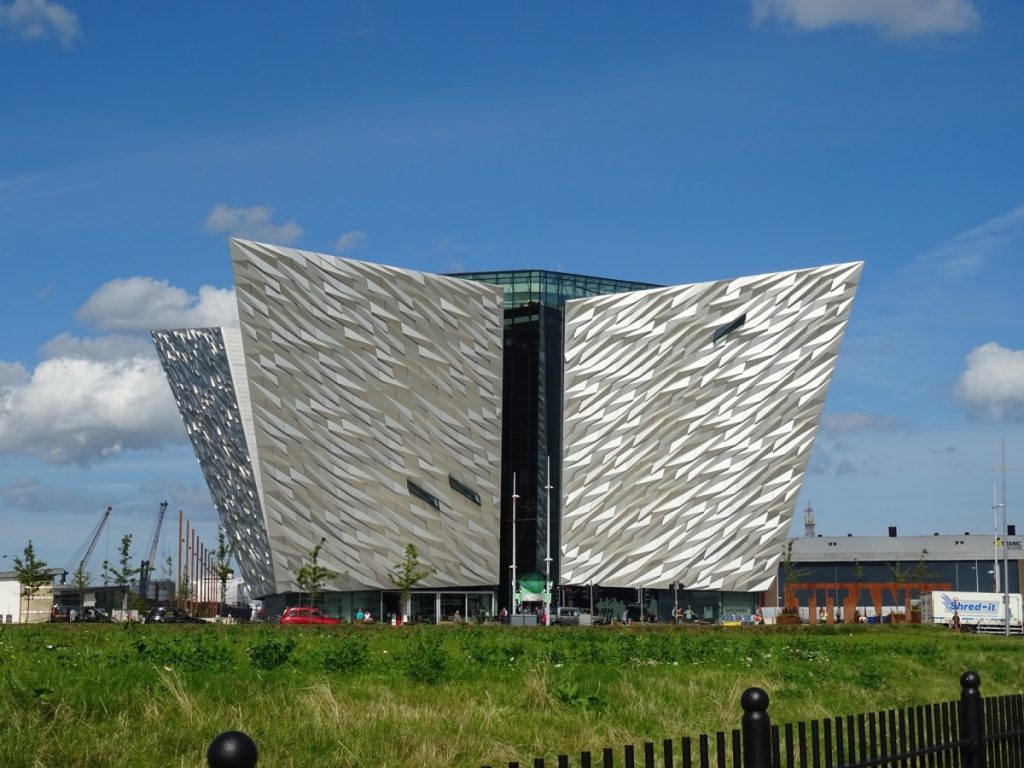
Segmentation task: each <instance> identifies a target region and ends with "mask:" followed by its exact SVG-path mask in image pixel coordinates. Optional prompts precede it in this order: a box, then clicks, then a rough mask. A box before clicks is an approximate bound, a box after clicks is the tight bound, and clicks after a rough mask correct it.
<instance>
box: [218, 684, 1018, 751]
mask: <svg viewBox="0 0 1024 768" xmlns="http://www.w3.org/2000/svg"><path fill="white" fill-rule="evenodd" d="M740 706H741V707H742V709H743V716H742V718H741V721H740V727H739V728H735V729H733V730H731V731H728V732H726V731H719V732H717V733H714V734H702V735H700V736H697V737H695V738H693V737H686V738H683V739H680V740H678V741H676V740H674V739H664V740H663V741H661V742H660V744H657V743H655V742H645V743H643V744H641V745H640V747H639V749H638V748H637V746H636V745H633V744H626V745H624V746H623V747H622V748H621V749H620V750H616V749H614V748H611V747H607V748H605V749H602V750H601V751H600V752H598V753H593V752H581V753H580V755H579V760H578V761H575V762H573V761H571V759H570V757H569V756H568V755H565V754H562V755H558V756H557V757H556V759H555V761H554V762H553V763H552V765H557V766H558V768H570V766H573V765H575V766H579V768H597V766H601V768H615V767H616V766H622V767H623V768H636V767H637V766H643V768H676V766H680V768H876V767H878V768H884V767H886V766H893V767H897V768H1024V694H1013V695H1010V696H996V697H990V698H987V699H983V698H982V696H981V678H980V677H979V676H978V674H977V673H975V672H965V673H964V674H963V675H961V676H960V700H959V701H947V702H941V703H938V704H928V705H924V706H917V707H907V708H905V709H892V710H886V711H881V712H871V713H867V714H862V715H846V716H843V717H834V718H825V719H823V720H814V721H809V722H800V723H787V724H785V725H783V726H781V727H780V726H778V725H772V723H771V718H770V717H769V715H768V694H767V693H765V692H764V691H763V690H761V689H760V688H748V689H747V690H746V691H744V693H743V696H742V697H741V698H740ZM256 758H257V755H256V745H255V744H254V743H253V742H252V740H251V739H249V737H248V736H246V735H245V734H244V733H239V732H231V733H223V734H221V735H220V736H218V737H217V738H216V739H214V741H213V742H212V743H211V744H210V748H209V750H208V751H207V762H208V763H209V765H210V768H253V767H254V766H255V765H256ZM532 765H533V768H545V766H546V765H547V763H546V762H545V759H544V758H543V757H537V758H534V760H533V762H532ZM484 768H489V766H484ZM508 768H520V764H519V763H518V762H510V763H508Z"/></svg>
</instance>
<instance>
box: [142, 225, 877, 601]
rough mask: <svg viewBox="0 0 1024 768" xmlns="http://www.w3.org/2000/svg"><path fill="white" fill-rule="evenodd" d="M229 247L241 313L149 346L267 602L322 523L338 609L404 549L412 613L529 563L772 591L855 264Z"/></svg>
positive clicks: (559, 575)
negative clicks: (516, 263) (503, 261)
mask: <svg viewBox="0 0 1024 768" xmlns="http://www.w3.org/2000/svg"><path fill="white" fill-rule="evenodd" d="M230 248H231V256H232V262H233V268H234V277H235V293H236V299H237V302H238V310H239V320H240V327H239V328H237V329H232V328H204V329H188V330H168V331H158V332H154V334H153V338H154V342H155V344H156V347H157V350H158V352H159V354H160V358H161V361H162V363H163V366H164V369H165V371H166V373H167V377H168V381H169V383H170V385H171V389H172V392H173V393H174V396H175V399H176V401H177V403H178V407H179V410H180V411H181V414H182V417H183V419H184V422H185V425H186V429H187V431H188V434H189V437H190V439H191V441H192V444H193V446H194V448H195V451H196V455H197V458H198V460H199V463H200V466H201V468H202V471H203V473H204V476H205V478H206V480H207V483H208V485H209V488H210V492H211V495H212V498H213V501H214V504H215V506H216V508H217V510H218V513H219V515H220V518H221V521H222V523H223V524H224V526H225V528H226V530H227V531H228V534H229V536H230V538H231V540H232V541H233V542H234V545H235V557H236V560H237V562H238V565H239V568H240V570H241V572H242V575H243V577H244V578H245V581H246V583H247V584H248V585H249V586H250V588H251V590H252V592H253V594H255V595H260V596H263V597H264V598H265V599H266V603H265V604H266V605H267V609H268V612H271V613H273V612H274V611H275V610H277V609H278V608H279V606H283V605H284V604H285V603H287V602H295V601H297V599H298V585H297V584H296V580H295V575H296V572H297V570H298V569H299V567H300V566H301V564H302V562H303V560H304V559H305V558H306V557H307V556H308V553H309V552H310V550H311V549H312V548H313V547H314V546H316V545H317V544H318V543H319V542H320V541H321V540H322V539H324V540H325V543H324V546H323V550H322V552H321V554H320V562H321V564H323V565H324V566H326V567H327V568H328V569H330V570H331V571H332V572H334V573H336V574H337V575H336V576H335V577H334V578H332V579H331V580H330V581H329V583H328V587H327V589H328V591H327V593H326V594H325V603H324V606H325V609H326V610H327V611H328V612H330V613H334V614H339V615H343V616H351V615H353V614H354V612H355V611H356V610H357V609H359V608H368V609H370V610H372V611H374V612H375V613H377V614H378V615H379V614H380V613H381V612H382V611H383V612H385V613H387V612H389V611H393V610H395V609H397V595H396V594H395V593H394V592H392V591H390V590H392V585H391V582H390V581H389V579H388V575H389V573H390V572H391V571H392V569H393V568H394V567H395V565H396V564H397V563H399V562H400V561H401V560H402V558H403V551H404V548H405V546H406V545H407V544H408V543H414V544H415V545H416V546H417V548H418V550H419V554H420V558H421V560H422V561H423V563H424V564H426V565H428V566H430V567H431V568H433V569H435V572H434V573H433V575H432V576H430V577H429V578H427V579H425V580H424V581H423V582H422V584H421V585H420V586H421V587H422V589H420V590H418V591H417V594H416V595H414V602H413V609H412V611H413V614H414V615H415V616H416V617H418V618H424V619H434V620H436V619H440V618H445V617H447V616H449V615H451V614H453V613H454V611H455V610H459V611H460V612H462V614H463V615H469V614H471V613H473V612H475V611H481V612H486V613H488V614H491V615H493V614H494V613H495V612H496V611H497V610H498V608H499V607H500V606H507V607H509V608H512V607H513V604H514V603H513V601H514V597H515V596H516V595H518V596H520V597H523V598H524V599H529V598H530V597H535V596H536V594H535V593H536V590H537V589H538V587H537V586H536V580H537V579H538V578H539V579H540V580H541V581H540V587H539V589H541V590H543V589H544V582H545V581H550V582H551V583H553V584H555V585H558V586H559V587H562V588H563V589H564V590H566V591H567V593H569V594H577V595H578V594H579V593H580V592H581V591H586V592H587V593H588V594H590V595H592V594H593V593H594V591H595V590H597V592H598V600H599V601H600V599H602V597H601V596H602V595H604V594H613V593H614V592H615V590H620V591H623V590H629V591H635V590H637V589H646V590H652V591H655V593H660V594H664V593H667V591H668V590H669V589H670V587H673V586H677V587H678V588H680V589H684V590H686V592H687V593H688V594H691V595H693V594H700V595H703V596H705V597H706V598H707V601H708V603H709V605H711V604H713V605H715V606H717V608H715V609H714V610H716V611H721V610H723V609H725V608H726V607H729V606H737V605H741V604H742V605H749V606H750V607H751V608H753V606H754V604H755V602H754V601H755V600H756V599H757V596H758V595H759V594H760V593H763V592H764V591H766V590H768V589H769V588H770V587H771V585H772V584H773V582H774V579H775V575H776V569H777V566H778V562H779V558H780V555H781V552H782V550H783V548H784V543H785V541H786V532H787V530H788V528H789V524H790V520H791V518H792V514H793V509H794V506H795V504H796V499H797V495H798V493H799V489H800V485H801V482H802V480H803V476H804V471H805V468H806V465H807V459H808V457H809V454H810V449H811V445H812V443H813V440H814V434H815V430H816V428H817V425H818V421H819V419H820V416H821V412H822V409H823V406H824V401H825V395H826V392H827V389H828V384H829V381H830V379H831V375H832V372H833V370H834V366H835V361H836V355H837V354H838V351H839V346H840V343H841V340H842V336H843V332H844V329H845V327H846V322H847V319H848V317H849V313H850V309H851V305H852V302H853V298H854V294H855V291H856V285H857V281H858V278H859V275H860V271H861V266H862V265H861V263H851V264H841V265H835V266H826V267H817V268H812V269H804V270H795V271H788V272H779V273H774V274H767V275H760V276H754V277H743V278H738V279H733V280H722V281H716V282H709V283H700V284H693V285H681V286H670V287H663V286H654V285H650V284H645V283H636V282H626V281H619V280H609V279H602V278H593V277H585V276H579V275H569V274H564V273H554V272H545V271H537V270H528V271H508V272H486V273H473V274H461V275H434V274H428V273H424V272H416V271H411V270H405V269H396V268H392V267H386V266H382V265H379V264H371V263H366V262H359V261H354V260H349V259H342V258H337V257H333V256H327V255H321V254H316V253H310V252H305V251H299V250H295V249H288V248H279V247H274V246H269V245H263V244H259V243H253V242H248V241H241V240H232V241H231V245H230ZM573 590H575V592H573ZM524 593H525V594H524ZM641 594H643V593H642V592H641Z"/></svg>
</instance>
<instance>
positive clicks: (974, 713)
mask: <svg viewBox="0 0 1024 768" xmlns="http://www.w3.org/2000/svg"><path fill="white" fill-rule="evenodd" d="M980 687H981V678H980V677H979V676H978V673H977V672H964V673H963V674H962V675H960V738H961V739H962V740H964V741H967V742H968V743H967V744H964V745H963V746H962V747H960V765H962V766H963V768H985V718H984V715H983V713H982V706H981V691H980V690H979V689H980Z"/></svg>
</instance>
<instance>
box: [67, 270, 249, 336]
mask: <svg viewBox="0 0 1024 768" xmlns="http://www.w3.org/2000/svg"><path fill="white" fill-rule="evenodd" d="M76 317H77V318H78V320H80V321H81V322H84V323H88V324H89V325H91V326H92V327H94V328H97V329H99V330H103V331H149V330H154V329H161V328H203V327H211V326H223V325H227V326H237V325H238V307H237V304H236V303H235V294H234V291H233V290H230V289H223V288H214V287H212V286H208V285H204V286H203V287H202V288H200V289H199V295H198V296H194V295H191V294H189V293H188V292H187V291H185V290H184V289H183V288H178V287H177V286H173V285H171V284H170V283H168V282H166V281H164V280H154V279H153V278H151V277H129V278H126V279H120V280H111V281H110V282H109V283H105V284H104V285H102V286H100V287H99V288H98V289H97V290H96V291H95V292H94V293H93V294H92V296H90V297H89V299H88V300H87V301H86V302H85V304H83V305H82V306H81V308H79V310H78V312H77V313H76Z"/></svg>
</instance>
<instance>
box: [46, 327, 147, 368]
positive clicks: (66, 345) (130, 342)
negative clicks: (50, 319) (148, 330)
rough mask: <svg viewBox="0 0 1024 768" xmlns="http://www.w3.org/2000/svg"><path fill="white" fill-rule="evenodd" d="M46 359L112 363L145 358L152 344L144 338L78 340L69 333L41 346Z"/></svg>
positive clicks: (120, 336)
mask: <svg viewBox="0 0 1024 768" xmlns="http://www.w3.org/2000/svg"><path fill="white" fill-rule="evenodd" d="M42 353H43V356H44V357H47V358H58V357H69V358H75V359H77V360H96V361H98V362H113V361H117V360H123V359H125V358H130V357H145V356H147V355H151V354H152V353H153V342H152V340H150V339H149V338H146V337H145V336H122V335H117V334H111V335H109V336H95V337H93V338H79V337H77V336H72V335H71V334H69V333H62V334H60V335H59V336H55V337H54V338H52V339H50V340H49V341H48V342H46V343H45V344H44V345H43V349H42Z"/></svg>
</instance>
